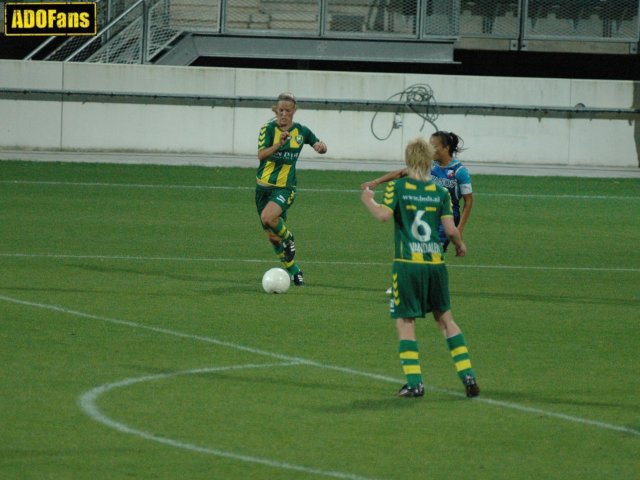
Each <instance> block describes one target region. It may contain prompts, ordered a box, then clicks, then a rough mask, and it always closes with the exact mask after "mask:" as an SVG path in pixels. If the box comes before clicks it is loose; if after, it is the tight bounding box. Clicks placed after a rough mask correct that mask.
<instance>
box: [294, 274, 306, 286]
mask: <svg viewBox="0 0 640 480" xmlns="http://www.w3.org/2000/svg"><path fill="white" fill-rule="evenodd" d="M293 284H294V285H295V286H296V287H304V277H303V276H302V270H299V271H298V273H296V274H294V275H293Z"/></svg>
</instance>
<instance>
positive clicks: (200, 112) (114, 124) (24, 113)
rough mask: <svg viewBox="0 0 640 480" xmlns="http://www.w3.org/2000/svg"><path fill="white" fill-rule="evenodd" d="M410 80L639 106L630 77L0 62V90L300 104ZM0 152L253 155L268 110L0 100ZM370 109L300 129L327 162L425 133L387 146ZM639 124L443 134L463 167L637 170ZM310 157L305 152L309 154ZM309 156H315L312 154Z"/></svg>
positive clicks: (306, 114)
mask: <svg viewBox="0 0 640 480" xmlns="http://www.w3.org/2000/svg"><path fill="white" fill-rule="evenodd" d="M415 84H428V85H429V86H430V87H431V88H432V89H433V92H434V97H435V99H436V101H437V102H441V103H462V104H471V105H477V104H482V105H484V104H496V105H517V106H546V107H562V108H573V107H575V106H576V105H578V104H584V105H585V106H586V107H587V108H614V109H615V108H622V109H628V108H632V107H633V108H638V106H637V105H635V102H637V95H638V93H637V91H638V88H639V84H638V83H635V84H634V82H630V81H603V80H579V79H542V78H503V77H472V76H444V75H416V74H376V73H353V72H318V71H299V70H295V71H279V70H254V69H233V68H206V67H202V68H201V67H169V66H152V65H104V64H86V63H66V64H65V63H57V62H25V61H15V60H0V88H8V89H11V88H13V89H24V90H31V89H46V90H60V91H65V92H73V91H99V92H108V93H113V92H121V93H151V94H179V95H193V96H194V97H195V96H203V95H220V96H263V97H275V96H276V95H277V94H278V93H279V92H281V91H292V92H294V93H295V94H296V95H297V97H298V98H300V99H304V98H308V99H318V98H323V99H324V98H326V99H341V100H386V99H388V98H389V97H390V96H392V95H393V94H395V93H398V92H401V91H403V90H404V89H406V88H407V87H409V86H411V85H415ZM0 111H2V112H3V114H2V115H0V150H27V151H28V150H49V151H73V152H77V151H108V152H141V153H150V152H162V153H171V152H173V153H200V154H216V155H221V154H222V155H224V154H230V155H255V152H256V147H257V136H258V130H259V128H260V126H261V125H262V124H263V123H264V122H265V121H266V120H268V119H269V118H270V117H271V115H270V112H269V110H268V109H265V108H259V109H257V108H231V107H218V106H216V107H211V106H196V105H181V104H176V105H167V104H157V103H151V102H149V103H146V104H140V103H124V102H123V103H117V102H104V103H100V102H99V101H93V100H90V101H86V102H80V101H71V100H69V99H65V98H64V95H60V98H58V99H55V100H51V99H47V100H42V99H37V97H31V98H30V99H27V96H26V95H25V97H24V98H20V99H7V98H6V97H5V98H2V99H0ZM372 117H373V113H372V112H370V111H368V112H367V111H339V110H317V111H312V110H305V108H304V102H302V103H301V105H300V109H299V111H298V113H297V115H296V121H298V122H300V123H303V124H306V125H308V126H309V127H310V128H311V129H312V130H313V131H314V132H315V133H316V134H317V135H318V136H319V137H320V138H322V139H323V140H325V141H326V142H327V144H328V145H329V149H330V150H329V153H328V154H327V156H328V157H329V158H332V159H353V160H377V159H380V160H384V159H389V158H398V159H401V158H402V152H403V145H404V144H405V143H406V142H407V141H408V140H409V139H411V138H414V137H415V136H418V135H429V134H430V133H431V132H432V131H433V127H432V126H431V125H430V124H428V123H427V124H424V123H423V120H422V119H421V118H420V117H418V116H417V115H415V114H405V115H404V119H403V127H402V129H397V130H393V132H392V134H391V136H390V137H389V139H388V140H386V141H379V140H377V139H376V138H375V137H374V135H373V133H372V130H371V120H372ZM392 119H393V113H384V114H380V115H379V117H378V118H377V119H376V123H375V124H374V129H376V130H377V134H378V136H385V135H386V134H387V133H388V132H389V131H390V130H391V122H392ZM637 123H638V122H637V120H629V119H588V118H543V117H541V116H539V117H535V116H534V117H531V116H529V117H525V116H494V115H488V116H481V115H462V114H441V115H440V116H439V117H438V119H437V120H436V124H437V126H438V128H439V129H442V130H450V131H454V132H456V133H459V134H460V135H461V136H462V137H463V138H464V141H465V145H466V146H467V147H468V151H466V152H465V153H464V157H463V158H465V159H466V160H469V161H474V162H487V163H507V164H524V165H526V164H538V165H540V164H549V165H567V166H602V165H609V166H612V167H638V166H639V164H640V160H639V158H640V157H639V150H640V148H639V144H640V138H638V137H639V135H640V132H639V129H638V128H637V126H636V124H637ZM303 155H305V154H304V153H303ZM306 155H310V153H309V151H307V152H306Z"/></svg>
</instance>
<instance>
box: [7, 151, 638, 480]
mask: <svg viewBox="0 0 640 480" xmlns="http://www.w3.org/2000/svg"><path fill="white" fill-rule="evenodd" d="M375 176H377V174H375V173H362V172H317V171H316V172H312V171H302V172H300V175H299V177H300V178H299V187H300V188H299V195H298V197H297V199H296V203H295V205H294V207H293V209H292V211H291V214H290V222H289V226H290V228H291V229H292V231H294V233H295V234H296V240H297V244H298V257H297V258H298V259H299V262H300V264H301V266H302V267H303V269H304V272H305V279H306V281H307V283H308V287H306V288H304V289H295V288H293V287H292V289H291V290H290V291H289V292H288V293H287V294H286V295H267V294H265V293H263V292H262V290H261V286H260V279H261V276H262V274H263V272H264V271H266V270H267V269H268V268H270V267H272V266H277V262H275V257H274V255H273V253H272V251H271V248H270V246H269V244H268V242H267V241H266V239H265V238H264V236H263V234H262V232H261V228H260V226H259V222H258V218H257V215H256V212H255V207H254V204H253V178H254V172H253V171H252V170H247V169H217V168H216V169H212V168H199V167H159V166H131V165H129V166H122V165H92V164H57V163H46V164H45V163H29V162H0V207H1V208H0V225H1V227H0V229H1V231H2V233H1V235H0V272H1V274H0V341H1V346H2V348H1V349H0V365H2V367H1V368H2V395H1V396H0V428H1V430H2V435H0V452H1V454H0V478H1V479H5V478H6V479H21V480H22V479H38V480H41V479H56V480H57V479H84V478H91V479H92V480H101V479H121V478H123V479H124V478H136V479H178V478H180V479H190V480H191V479H194V480H197V479H212V478H215V479H292V480H293V479H301V478H305V479H306V478H309V479H311V478H352V479H355V478H363V479H374V478H375V479H380V478H385V479H400V478H406V477H407V476H408V475H410V476H412V477H414V478H430V479H431V478H432V479H441V478H454V477H455V478H465V477H466V478H473V479H474V480H484V479H487V480H489V479H491V480H495V479H513V478H518V479H558V480H560V479H561V480H571V479H581V480H582V479H584V478H589V479H611V478H615V479H635V478H637V475H638V474H637V472H638V469H639V467H640V455H638V452H640V406H639V403H638V398H639V396H640V377H639V376H638V374H637V370H636V368H635V367H636V366H637V363H638V361H639V360H640V355H639V353H638V352H639V351H638V346H637V339H638V338H640V314H639V312H640V308H639V307H640V253H639V252H638V245H640V181H638V180H611V179H606V180H600V179H577V178H525V177H497V176H480V175H477V176H475V177H474V190H475V192H476V195H475V204H474V210H473V213H472V217H471V221H470V224H469V226H468V228H467V231H466V232H465V240H466V242H467V245H468V248H469V253H468V256H467V257H466V258H463V259H459V258H455V257H453V256H451V257H448V258H447V262H448V264H449V266H450V269H449V271H450V277H451V278H450V282H451V292H452V299H453V313H454V316H455V318H456V319H457V321H458V323H459V324H460V325H461V327H462V328H463V330H464V332H465V335H466V337H467V340H468V343H469V347H470V350H471V355H472V361H473V364H474V369H475V370H476V373H477V374H478V378H479V383H480V385H481V387H482V395H481V397H480V398H478V399H474V400H468V399H466V398H464V397H463V396H462V395H461V394H462V388H461V386H460V384H459V381H458V379H457V377H456V375H455V373H454V369H453V366H452V362H451V359H450V358H449V356H448V352H447V350H446V346H445V343H444V341H443V339H442V338H441V337H440V334H439V333H438V332H437V330H436V328H435V327H434V326H433V325H432V321H431V320H430V319H429V320H428V321H421V322H420V323H419V325H418V333H419V340H420V346H421V358H422V363H423V372H424V374H425V378H426V381H427V383H428V386H429V390H428V392H427V395H426V396H425V398H423V399H420V400H408V399H397V398H394V396H393V395H394V393H395V391H396V390H397V388H398V387H399V386H400V384H401V383H402V382H403V378H402V375H401V372H400V367H399V361H398V358H397V340H396V336H395V329H394V325H393V322H392V321H391V320H390V319H389V318H388V299H387V297H386V296H385V294H384V290H385V289H386V288H387V286H388V283H389V270H390V258H391V255H392V227H391V225H389V224H379V223H377V222H375V220H374V219H373V218H371V217H370V216H369V215H368V213H367V212H366V210H365V209H364V207H362V205H361V204H360V200H359V195H358V192H357V190H358V185H359V184H360V183H361V182H362V181H364V180H367V179H370V178H373V177H375ZM183 187H184V188H183ZM211 187H231V188H211ZM200 369H204V370H200ZM121 381H127V382H125V383H123V384H120V385H118V384H117V382H121ZM101 386H104V387H105V390H104V391H97V394H96V397H95V399H94V400H95V401H94V402H91V401H88V400H87V397H85V395H86V394H88V392H89V393H90V392H94V389H96V388H98V387H101ZM109 386H110V387H109ZM107 387H109V388H107ZM83 398H84V399H85V400H84V401H83ZM92 406H94V407H95V408H96V409H97V411H98V412H101V414H102V415H103V416H104V417H103V418H108V419H109V420H108V421H110V422H112V423H111V424H110V425H107V424H105V423H101V422H100V421H98V419H97V418H96V417H97V415H98V414H97V413H96V410H93V416H92V415H90V414H89V413H87V409H90V408H91V407H92ZM108 421H107V422H108Z"/></svg>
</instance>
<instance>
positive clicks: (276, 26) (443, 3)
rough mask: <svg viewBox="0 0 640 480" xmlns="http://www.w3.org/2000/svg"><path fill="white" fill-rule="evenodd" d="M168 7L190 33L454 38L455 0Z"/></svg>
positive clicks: (230, 0)
mask: <svg viewBox="0 0 640 480" xmlns="http://www.w3.org/2000/svg"><path fill="white" fill-rule="evenodd" d="M171 10H172V12H171V22H172V26H174V27H175V28H181V29H185V30H189V31H194V32H207V33H230V34H248V35H287V34H296V35H307V36H328V37H345V36H346V37H366V38H385V37H391V38H396V37H397V38H417V37H420V38H422V37H433V36H436V37H437V36H446V37H455V36H457V34H458V20H457V18H458V11H459V0H221V1H217V0H213V1H211V0H172V2H171Z"/></svg>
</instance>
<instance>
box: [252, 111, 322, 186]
mask: <svg viewBox="0 0 640 480" xmlns="http://www.w3.org/2000/svg"><path fill="white" fill-rule="evenodd" d="M288 131H289V135H290V137H289V140H287V141H286V143H285V144H284V145H283V146H282V147H280V149H279V150H278V151H277V152H276V153H274V154H273V155H271V156H270V157H269V158H265V159H264V160H261V161H260V165H259V166H258V173H257V174H256V179H257V180H258V182H259V183H262V184H264V185H270V186H274V187H295V185H296V162H297V161H298V157H299V156H300V152H301V151H302V147H303V146H304V144H305V143H306V144H308V145H313V144H315V143H317V142H319V141H320V140H319V139H318V137H316V136H315V135H314V133H313V132H312V131H311V130H309V129H308V128H307V127H305V126H304V125H301V124H299V123H295V122H294V123H293V125H292V126H291V128H290V129H289V130H288ZM280 135H282V130H280V128H279V127H278V125H277V123H276V121H275V120H272V121H270V122H268V123H265V124H264V125H263V126H262V128H261V129H260V136H259V137H258V150H262V149H263V148H267V147H270V146H272V145H273V144H275V143H278V142H279V141H280Z"/></svg>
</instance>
